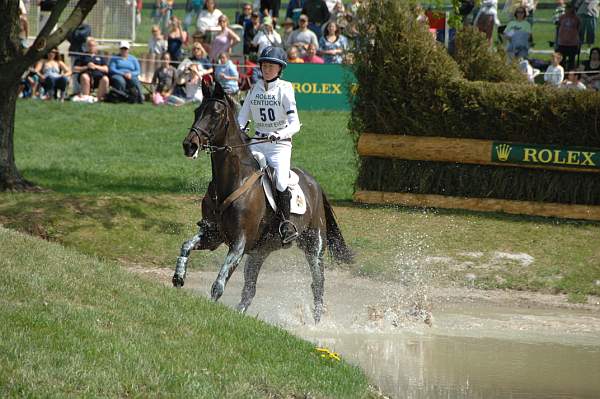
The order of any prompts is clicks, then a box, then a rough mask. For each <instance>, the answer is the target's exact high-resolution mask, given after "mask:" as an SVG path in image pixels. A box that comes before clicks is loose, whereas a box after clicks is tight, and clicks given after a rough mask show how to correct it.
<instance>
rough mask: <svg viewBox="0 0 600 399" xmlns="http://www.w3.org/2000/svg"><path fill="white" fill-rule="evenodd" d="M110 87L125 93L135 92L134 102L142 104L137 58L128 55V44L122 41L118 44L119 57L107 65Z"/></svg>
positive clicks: (112, 59)
mask: <svg viewBox="0 0 600 399" xmlns="http://www.w3.org/2000/svg"><path fill="white" fill-rule="evenodd" d="M108 72H109V73H110V85H111V86H112V87H114V88H115V89H117V90H120V91H122V92H125V93H133V92H135V97H136V102H138V103H140V104H141V103H143V102H144V96H143V94H142V86H141V84H140V81H139V76H140V63H139V62H138V60H137V58H135V57H134V56H133V55H131V54H129V42H128V41H126V40H122V41H121V42H120V43H119V55H118V56H114V57H112V58H111V59H110V62H109V64H108Z"/></svg>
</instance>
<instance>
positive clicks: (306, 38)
mask: <svg viewBox="0 0 600 399" xmlns="http://www.w3.org/2000/svg"><path fill="white" fill-rule="evenodd" d="M299 23H300V26H299V27H298V29H296V30H294V31H293V32H292V34H291V35H290V37H288V40H287V42H286V47H288V48H289V47H292V46H294V47H296V48H297V49H298V53H299V55H300V57H304V56H305V55H306V49H307V48H308V45H309V44H313V45H315V46H316V47H318V46H319V39H318V38H317V35H316V34H315V33H314V32H313V31H311V30H310V29H308V17H307V16H306V15H301V16H300V20H299Z"/></svg>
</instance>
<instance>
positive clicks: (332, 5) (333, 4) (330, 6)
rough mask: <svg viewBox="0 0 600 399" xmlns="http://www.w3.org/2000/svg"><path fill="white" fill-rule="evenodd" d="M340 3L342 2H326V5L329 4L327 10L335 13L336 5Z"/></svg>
mask: <svg viewBox="0 0 600 399" xmlns="http://www.w3.org/2000/svg"><path fill="white" fill-rule="evenodd" d="M339 2H340V0H325V4H327V9H328V10H329V13H332V12H333V9H334V8H335V5H336V4H337V3H339Z"/></svg>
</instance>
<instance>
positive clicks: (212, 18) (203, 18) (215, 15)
mask: <svg viewBox="0 0 600 399" xmlns="http://www.w3.org/2000/svg"><path fill="white" fill-rule="evenodd" d="M221 15H223V13H222V12H221V10H219V9H218V8H215V9H214V10H213V12H212V13H211V12H209V11H208V10H202V11H201V12H200V14H199V15H198V20H197V21H196V27H197V28H198V30H199V31H200V32H202V33H204V31H205V30H207V29H208V28H216V27H217V26H219V17H220V16H221Z"/></svg>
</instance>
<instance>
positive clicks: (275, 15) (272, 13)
mask: <svg viewBox="0 0 600 399" xmlns="http://www.w3.org/2000/svg"><path fill="white" fill-rule="evenodd" d="M280 8H281V0H260V13H261V14H262V15H264V16H269V17H271V18H272V19H273V26H277V21H278V20H279V9H280Z"/></svg>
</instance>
